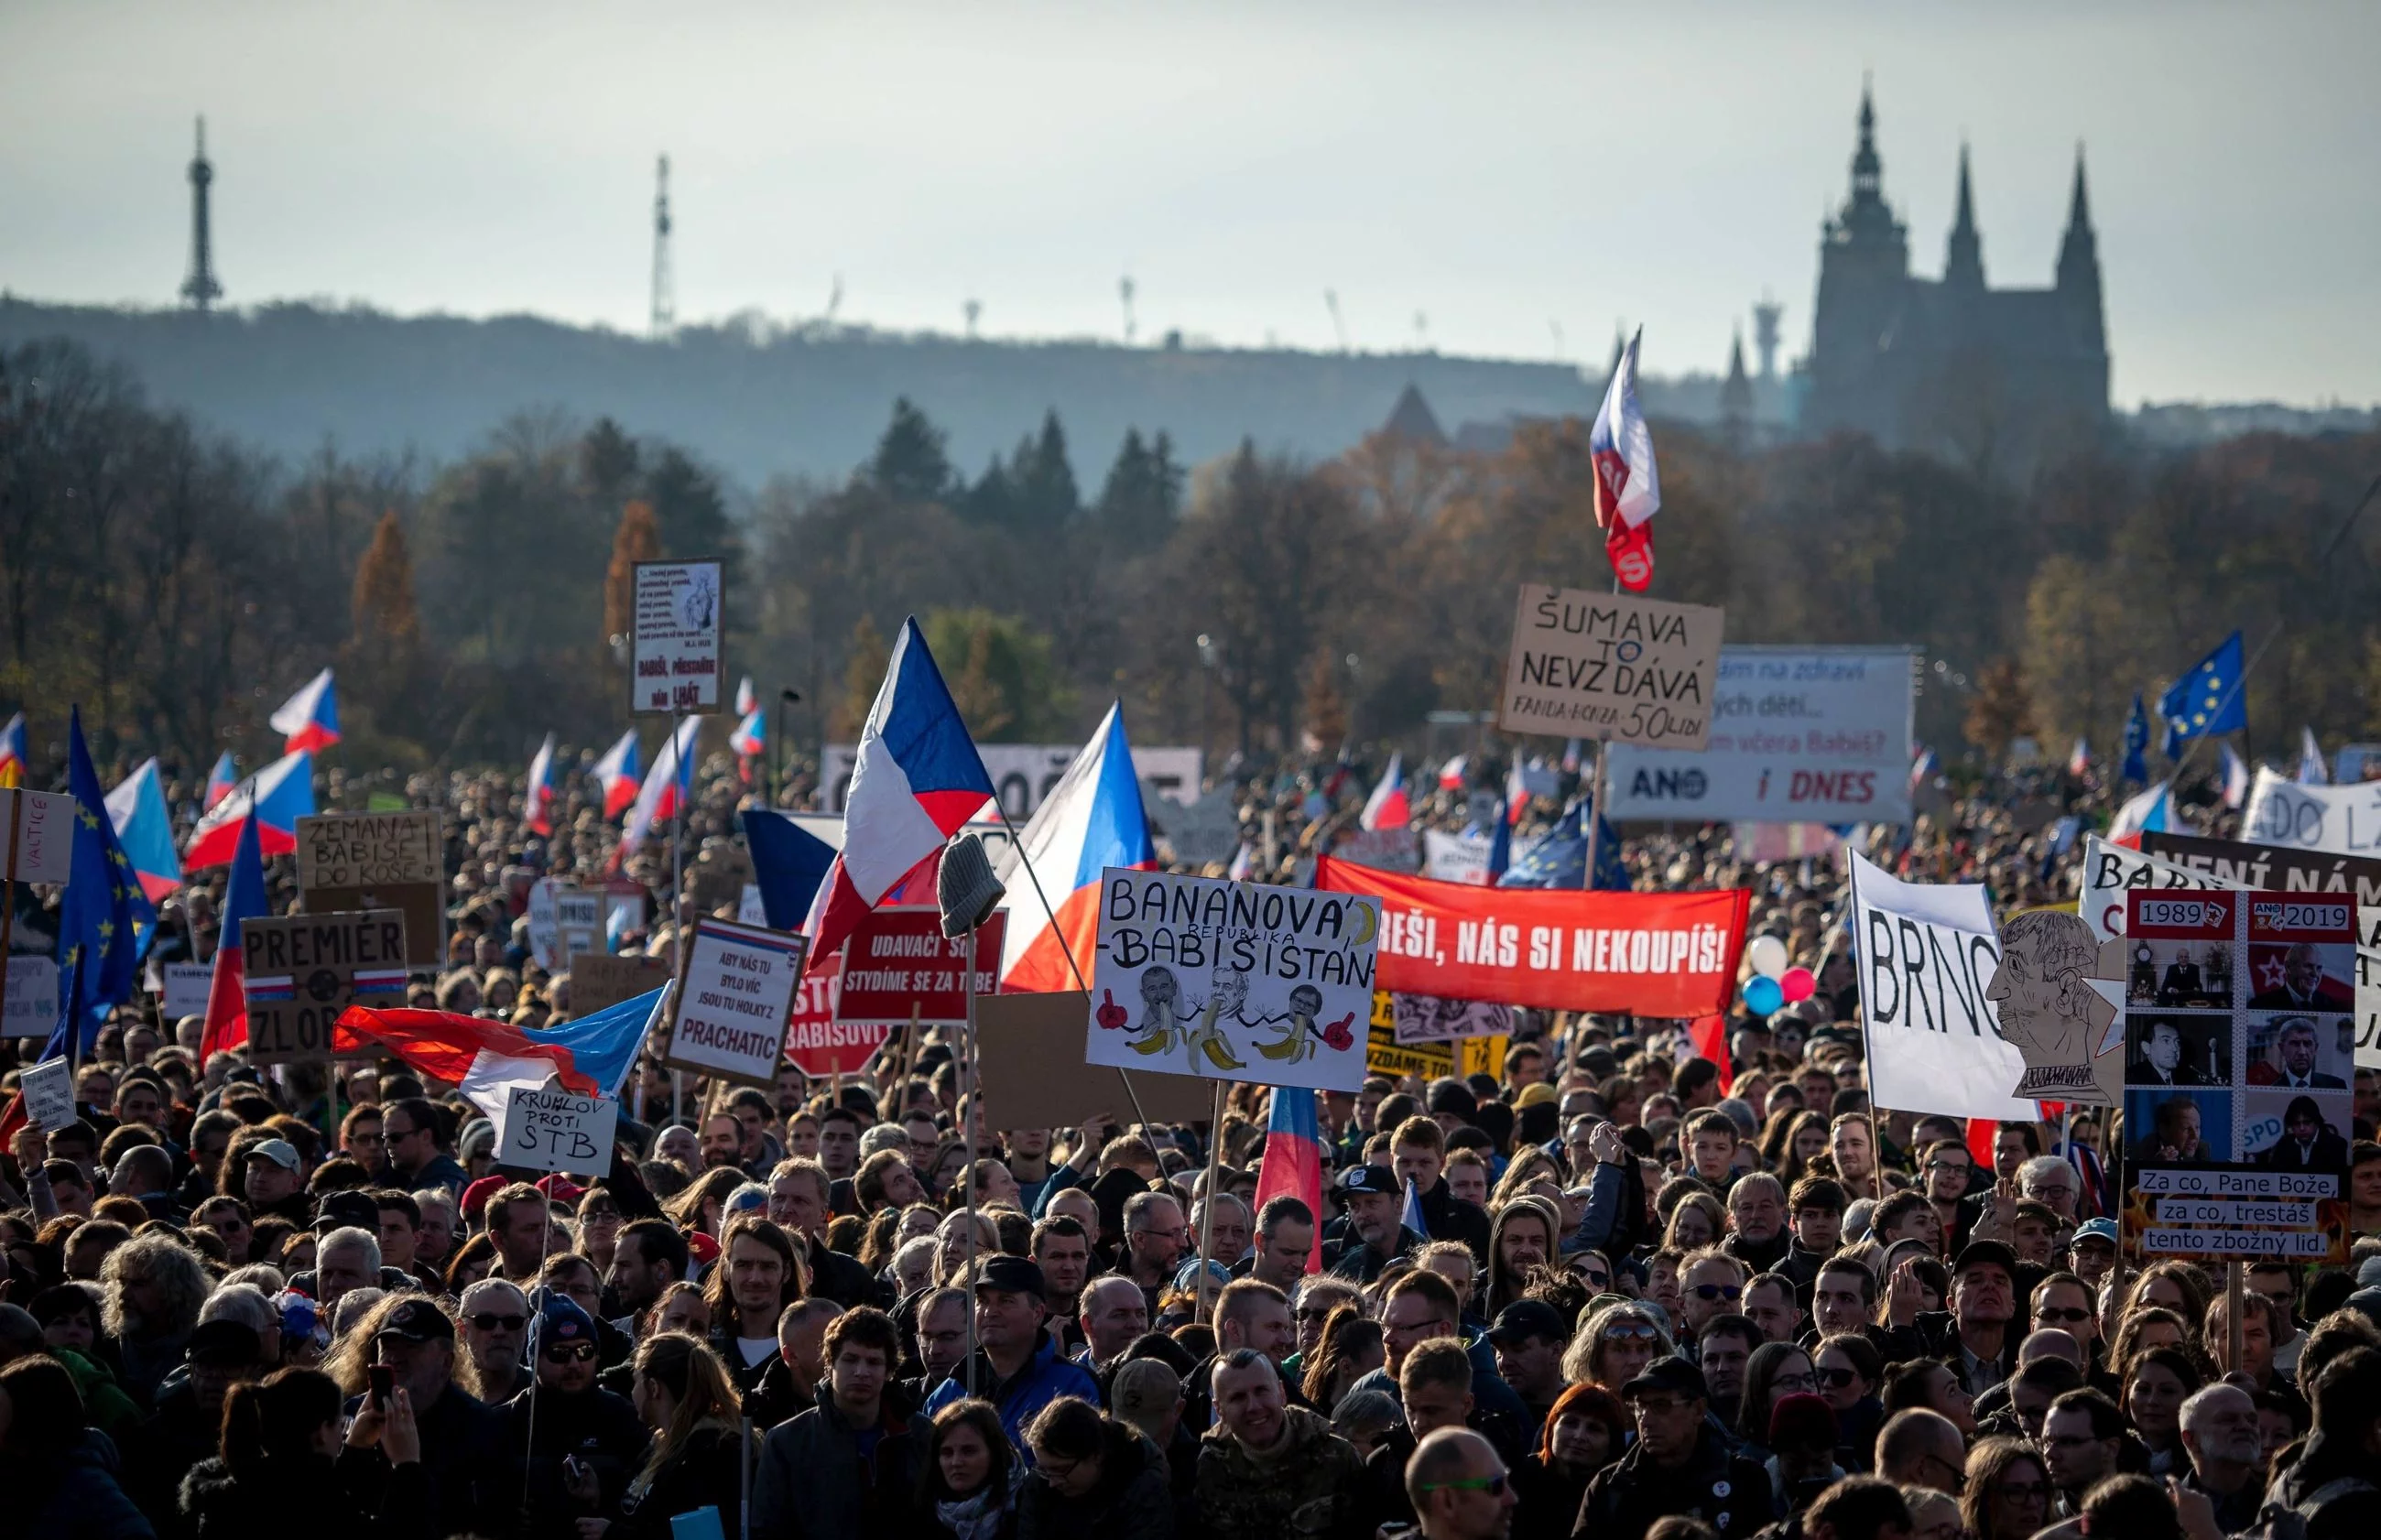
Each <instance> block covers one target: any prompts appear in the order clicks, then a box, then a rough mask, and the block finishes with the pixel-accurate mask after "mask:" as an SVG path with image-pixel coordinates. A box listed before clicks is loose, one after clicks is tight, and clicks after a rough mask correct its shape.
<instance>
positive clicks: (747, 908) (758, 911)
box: [736, 882, 769, 926]
mask: <svg viewBox="0 0 2381 1540" xmlns="http://www.w3.org/2000/svg"><path fill="white" fill-rule="evenodd" d="M736 923H738V924H739V925H762V926H766V925H767V924H768V923H769V907H768V906H767V905H766V904H764V903H763V902H762V901H761V885H760V884H759V883H756V882H748V883H746V884H745V885H744V891H743V892H742V893H739V894H738V895H737V898H736Z"/></svg>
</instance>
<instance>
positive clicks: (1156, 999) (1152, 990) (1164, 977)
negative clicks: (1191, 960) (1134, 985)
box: [1141, 968, 1182, 1021]
mask: <svg viewBox="0 0 2381 1540" xmlns="http://www.w3.org/2000/svg"><path fill="white" fill-rule="evenodd" d="M1181 995H1182V986H1181V985H1180V984H1178V983H1177V982H1176V981H1175V977H1174V970H1173V969H1171V968H1149V969H1144V970H1142V975H1141V1003H1142V1005H1143V1006H1145V1007H1147V1008H1148V1014H1149V1017H1150V1019H1151V1020H1152V1021H1166V1020H1167V1019H1169V1018H1171V1017H1172V1016H1173V1014H1174V1007H1175V1005H1176V1003H1177V1002H1178V1000H1179V999H1180V998H1181Z"/></svg>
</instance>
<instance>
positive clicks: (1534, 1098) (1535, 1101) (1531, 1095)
mask: <svg viewBox="0 0 2381 1540" xmlns="http://www.w3.org/2000/svg"><path fill="white" fill-rule="evenodd" d="M1556 1099H1557V1097H1556V1095H1555V1088H1554V1087H1553V1086H1551V1085H1548V1084H1547V1083H1546V1082H1544V1081H1539V1082H1536V1083H1535V1084H1532V1085H1525V1086H1523V1087H1521V1094H1520V1095H1518V1096H1516V1097H1514V1098H1513V1109H1514V1110H1515V1111H1516V1112H1518V1111H1520V1109H1522V1108H1523V1107H1532V1106H1544V1105H1545V1104H1546V1103H1548V1102H1551V1101H1554V1100H1556Z"/></svg>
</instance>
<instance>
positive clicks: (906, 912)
mask: <svg viewBox="0 0 2381 1540" xmlns="http://www.w3.org/2000/svg"><path fill="white" fill-rule="evenodd" d="M1007 943H1008V916H1007V915H1006V914H1003V913H998V912H995V914H994V915H993V916H992V918H991V919H989V920H987V921H985V922H984V923H983V925H982V926H981V927H979V928H978V929H977V931H976V933H975V937H974V947H975V990H976V993H977V994H978V995H991V994H995V993H997V992H998V991H999V988H1000V953H1001V948H1002V947H1005V946H1007ZM968 945H969V943H968V940H967V938H965V937H959V938H953V937H949V936H946V935H943V917H942V915H941V914H940V913H939V912H937V911H934V910H931V909H880V910H876V911H873V912H871V913H870V914H868V915H867V916H866V917H864V918H863V919H861V922H860V923H859V925H858V927H857V928H855V929H854V930H853V931H852V933H851V938H850V939H849V941H847V942H845V943H844V949H843V973H842V982H843V993H842V997H841V998H840V999H839V1000H838V1001H837V1002H836V1020H837V1021H903V1022H906V1021H909V1020H910V1014H911V1013H912V1012H913V1011H914V1012H915V1013H916V1015H917V1019H918V1021H921V1022H927V1023H934V1024H937V1025H942V1026H958V1025H962V1024H964V1023H965V1022H966V1021H967V989H968V983H967V967H966V960H965V959H966V957H967V952H968Z"/></svg>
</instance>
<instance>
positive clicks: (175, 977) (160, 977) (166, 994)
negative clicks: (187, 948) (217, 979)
mask: <svg viewBox="0 0 2381 1540" xmlns="http://www.w3.org/2000/svg"><path fill="white" fill-rule="evenodd" d="M214 975H215V971H214V968H213V967H211V966H209V965H208V964H206V963H203V962H168V963H165V964H162V965H160V966H159V967H158V969H157V983H156V992H157V1013H158V1015H159V1016H161V1017H162V1018H164V1020H165V1024H166V1025H167V1026H169V1027H170V1026H172V1025H173V1024H174V1023H175V1022H177V1021H180V1020H181V1019H182V1018H183V1017H185V1016H204V1015H205V1014H206V1013H207V991H208V990H209V989H210V988H212V987H213V986H214Z"/></svg>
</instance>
